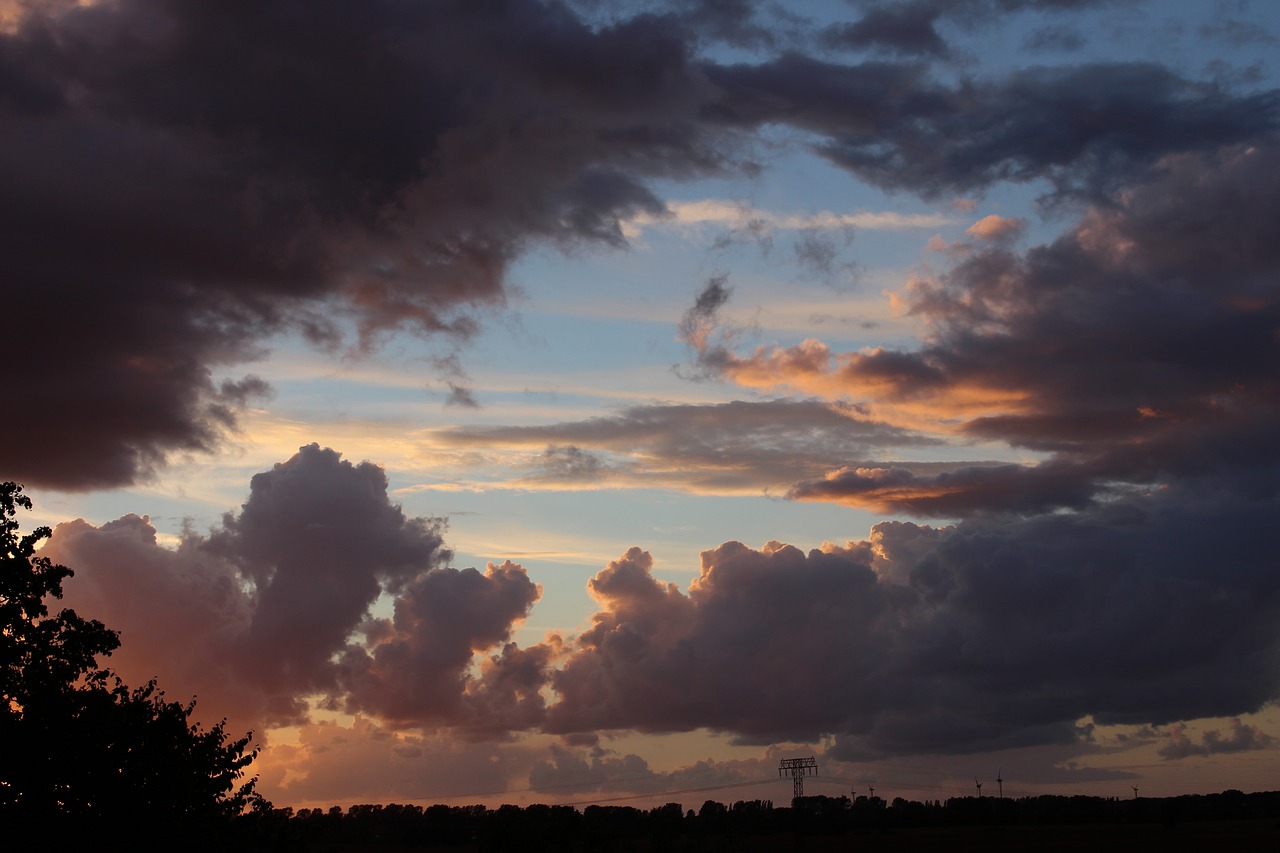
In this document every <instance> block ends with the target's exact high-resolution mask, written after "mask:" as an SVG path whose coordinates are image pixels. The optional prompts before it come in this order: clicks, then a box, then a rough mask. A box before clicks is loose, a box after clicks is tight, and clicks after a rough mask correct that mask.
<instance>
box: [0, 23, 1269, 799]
mask: <svg viewBox="0 0 1280 853" xmlns="http://www.w3.org/2000/svg"><path fill="white" fill-rule="evenodd" d="M1277 56H1280V13H1278V12H1277V7H1276V5H1275V4H1273V3H1272V2H1270V0H1255V2H1248V0H1188V2H1171V1H1170V0H1147V2H1142V0H1133V2H1125V0H904V1H903V2H887V0H848V2H844V0H830V2H820V0H813V2H799V3H773V2H751V0H698V1H697V2H694V0H689V2H674V0H670V2H665V1H664V0H646V2H639V0H634V1H633V0H566V2H557V3H540V2H533V0H492V2H490V1H489V0H483V2H479V1H478V0H458V2H409V0H362V1H361V2H339V0H319V2H306V3H304V2H296V1H295V2H283V0H281V2H262V3H229V2H225V0H169V2H166V1H165V0H121V2H109V0H101V2H84V0H81V2H79V3H76V2H73V0H46V2H39V0H0V146H2V148H0V150H2V151H3V153H4V165H3V166H2V167H0V216H2V217H3V223H4V227H3V228H2V229H0V242H2V245H3V254H2V256H3V258H4V261H3V267H2V268H3V271H4V272H3V276H0V286H2V287H3V288H4V302H3V305H4V311H3V317H4V319H5V321H6V322H5V326H6V333H7V335H8V338H7V340H6V344H7V346H6V348H5V352H6V356H7V364H6V371H7V375H8V376H9V387H10V395H9V399H10V404H9V406H8V407H7V409H6V414H5V417H4V424H3V433H2V437H3V441H0V480H15V481H17V482H20V483H22V484H24V486H25V489H26V492H27V494H28V495H29V496H30V497H31V498H32V499H33V501H34V502H35V510H34V512H32V513H29V514H27V515H26V516H25V517H24V518H22V519H21V521H22V523H23V526H24V529H26V530H29V529H31V528H32V527H34V526H36V525H39V524H48V525H49V526H51V527H55V528H56V529H55V532H54V535H53V537H52V539H51V541H50V542H49V543H48V544H47V545H46V549H45V553H47V554H49V555H50V556H52V557H53V558H54V559H55V560H57V561H58V562H61V563H64V564H66V565H68V566H70V567H71V568H73V569H74V570H75V572H76V574H75V577H74V578H73V579H72V580H71V581H69V582H68V584H67V587H66V604H67V605H69V606H72V607H74V608H75V609H76V610H77V611H78V612H79V613H80V614H81V615H83V616H86V617H92V618H97V619H100V620H102V621H103V622H105V623H106V624H107V625H108V626H110V627H112V628H115V629H117V630H118V631H119V632H120V635H121V641H122V647H121V649H120V650H119V651H118V652H117V653H116V654H115V655H113V656H112V657H111V658H110V660H109V664H110V665H111V666H112V667H113V668H115V669H116V671H117V672H119V673H120V675H121V676H122V677H123V678H124V679H125V680H126V681H127V682H128V683H130V684H141V683H143V682H145V681H146V680H147V679H148V678H151V677H156V678H158V680H159V683H160V686H161V687H162V688H163V689H164V690H165V691H166V695H167V696H168V697H169V698H172V699H180V700H183V701H185V700H186V699H188V698H190V697H191V696H196V697H197V698H198V703H199V704H198V707H197V713H198V715H199V716H200V717H201V718H202V719H203V720H205V721H207V722H216V721H217V720H219V719H221V718H223V717H226V718H228V725H229V728H230V730H232V731H244V730H247V729H252V730H253V731H254V732H255V740H257V741H258V742H259V743H260V744H261V745H262V747H263V749H262V753H261V756H260V758H259V760H258V763H257V765H256V772H257V773H258V774H259V775H260V778H261V781H260V783H259V789H260V790H261V791H262V793H264V794H265V795H266V796H267V797H268V798H270V799H271V800H273V801H274V802H275V804H276V805H279V806H283V805H292V806H325V807H327V806H330V805H343V806H347V805H351V804H355V803H368V802H412V803H420V804H424V805H427V804H431V803H436V802H441V803H449V804H454V805H462V804H466V803H474V802H481V803H487V804H490V805H496V804H499V803H504V802H510V803H533V802H545V803H574V804H586V803H591V802H614V803H619V804H629V805H635V806H638V807H642V808H647V807H651V806H654V805H660V804H662V803H665V802H681V803H683V804H684V806H685V808H695V809H696V808H697V807H698V806H699V805H700V804H701V803H702V802H703V801H704V800H706V799H717V800H720V801H722V802H733V801H735V800H741V799H772V800H774V801H775V803H778V804H784V803H786V802H788V801H789V800H790V796H791V788H790V783H789V782H787V781H784V780H779V779H778V778H777V776H778V773H777V767H778V761H779V759H780V758H785V757H796V756H809V755H813V756H816V757H817V760H818V765H819V775H818V777H817V778H816V779H811V780H809V784H808V785H807V787H806V790H807V792H809V793H819V794H828V795H833V796H834V795H840V794H846V795H847V794H849V793H850V792H851V791H856V792H857V793H866V791H867V789H868V785H874V786H875V789H876V794H877V795H878V796H884V797H886V798H887V799H890V800H891V799H893V798H894V797H896V796H905V797H909V798H913V799H944V798H946V797H950V796H957V795H965V794H970V793H973V792H974V782H975V778H976V779H977V780H978V781H982V782H984V785H985V786H986V787H985V791H984V793H993V792H995V790H996V783H995V779H996V777H997V775H1000V776H1001V778H1002V779H1003V788H1004V794H1005V796H1020V795H1025V794H1034V793H1064V794H1097V795H1106V796H1132V794H1133V792H1132V790H1131V789H1132V788H1133V787H1135V786H1136V787H1138V788H1139V789H1140V791H1141V793H1142V794H1143V795H1144V796H1147V795H1150V796H1167V795H1175V794H1180V793H1205V792H1213V791H1219V790H1223V789H1226V788H1239V789H1243V790H1274V789H1280V760H1277V757H1278V756H1277V750H1280V708H1277V705H1276V699H1277V695H1278V689H1280V557H1278V556H1277V554H1280V548H1277V546H1276V545H1275V535H1276V530H1277V529H1278V528H1280V443H1278V442H1277V436H1280V231H1278V230H1277V229H1278V227H1280V226H1278V225H1277V223H1278V222H1280V68H1277V60H1276V57H1277Z"/></svg>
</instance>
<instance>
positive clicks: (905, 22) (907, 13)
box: [822, 3, 948, 57]
mask: <svg viewBox="0 0 1280 853" xmlns="http://www.w3.org/2000/svg"><path fill="white" fill-rule="evenodd" d="M940 14H941V8H939V7H937V6H936V4H931V3H896V4H893V5H885V6H877V7H874V8H872V9H870V10H868V11H867V13H866V14H865V15H863V16H862V17H861V18H859V19H858V20H857V21H855V22H853V23H846V24H837V25H834V26H832V27H829V28H827V29H826V30H825V31H824V32H823V33H822V38H823V42H824V43H825V44H826V45H827V46H829V47H833V48H853V49H867V48H874V49H877V50H880V51H883V52H886V53H896V54H904V55H907V56H933V57H945V56H946V55H947V53H948V49H947V44H946V42H945V41H944V40H943V38H942V36H940V35H938V31H937V29H936V28H935V26H934V25H935V24H936V23H937V20H938V17H939V15H940Z"/></svg>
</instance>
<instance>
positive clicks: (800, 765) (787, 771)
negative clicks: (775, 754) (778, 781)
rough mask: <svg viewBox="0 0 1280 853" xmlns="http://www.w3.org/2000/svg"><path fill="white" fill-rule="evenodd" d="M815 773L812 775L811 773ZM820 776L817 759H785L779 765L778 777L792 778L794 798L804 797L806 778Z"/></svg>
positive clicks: (792, 794)
mask: <svg viewBox="0 0 1280 853" xmlns="http://www.w3.org/2000/svg"><path fill="white" fill-rule="evenodd" d="M810 770H812V771H813V772H812V773H810V772H809V771H810ZM817 775H818V760H817V759H816V758H812V757H810V758H784V759H782V761H781V762H779V764H778V776H790V777H791V796H792V798H793V799H794V798H796V797H803V796H804V777H806V776H817Z"/></svg>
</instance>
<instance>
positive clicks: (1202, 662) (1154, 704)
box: [546, 495, 1280, 760]
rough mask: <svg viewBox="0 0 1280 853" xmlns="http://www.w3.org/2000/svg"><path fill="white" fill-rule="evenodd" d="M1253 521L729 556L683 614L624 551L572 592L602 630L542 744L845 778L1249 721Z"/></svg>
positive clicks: (1264, 591)
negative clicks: (1092, 725) (646, 740)
mask: <svg viewBox="0 0 1280 853" xmlns="http://www.w3.org/2000/svg"><path fill="white" fill-rule="evenodd" d="M1272 512H1274V501H1266V502H1258V503H1253V502H1247V501H1237V502H1235V503H1232V504H1230V505H1222V504H1220V503H1218V502H1216V501H1212V500H1209V501H1203V502H1199V503H1197V502H1193V501H1190V500H1187V499H1186V497H1185V496H1177V497H1175V498H1169V497H1168V496H1164V495H1162V496H1159V497H1131V498H1128V499H1122V500H1118V501H1114V502H1111V503H1109V504H1107V505H1105V506H1103V507H1099V508H1095V509H1091V510H1088V511H1083V512H1078V513H1064V514H1048V515H1040V516H1037V517H1035V518H1031V519H1025V520H1010V519H1007V518H1006V519H1000V520H989V521H987V520H984V521H976V520H975V521H966V522H963V523H961V524H959V525H957V526H955V527H953V528H948V529H944V530H936V529H932V528H925V527H919V526H917V525H913V524H908V523H904V522H898V523H892V524H883V525H877V526H876V527H875V528H874V529H873V535H872V537H871V538H870V539H869V540H867V541H863V542H854V543H849V544H848V545H846V546H836V545H826V546H824V547H823V548H822V549H821V550H813V551H809V552H808V553H805V552H803V551H800V550H799V549H796V548H794V547H791V546H786V545H781V544H779V543H776V542H775V543H769V544H767V545H766V546H765V547H763V548H761V549H759V550H756V549H752V548H748V547H746V546H744V545H741V544H739V543H736V542H729V543H725V544H724V545H721V546H720V547H719V548H716V549H714V550H711V551H707V552H704V554H703V559H702V573H701V576H700V577H699V578H698V579H697V580H696V581H694V582H693V584H692V585H691V586H690V588H689V590H688V592H687V593H684V592H681V591H680V590H679V589H677V588H676V587H674V586H673V585H671V584H667V583H663V582H661V581H659V580H657V579H656V578H655V577H654V576H653V569H654V566H653V561H652V558H651V557H650V556H649V555H648V554H647V553H645V552H644V551H642V550H641V549H639V548H633V549H631V550H629V551H628V552H627V553H626V554H624V555H623V556H622V557H620V558H619V559H618V560H616V561H614V562H612V563H610V564H609V565H608V566H607V567H606V568H605V569H603V570H602V571H601V572H600V573H599V574H598V575H597V576H596V577H595V578H594V579H593V580H592V581H591V583H590V585H589V591H590V592H591V594H592V595H593V596H594V597H595V598H596V600H597V601H598V603H599V611H598V612H597V613H596V615H595V616H594V617H593V624H592V626H591V628H589V629H588V630H586V631H584V632H583V633H582V634H581V635H580V636H578V637H576V638H574V639H573V640H572V642H571V643H570V644H569V645H568V646H567V649H566V650H567V655H566V657H565V658H564V662H563V663H562V664H561V665H560V667H559V668H558V669H557V670H556V671H554V672H553V673H552V674H551V684H552V686H553V688H554V690H555V693H556V695H557V697H558V701H557V702H555V703H554V704H552V705H551V706H550V707H549V708H548V709H547V723H546V726H547V729H548V730H550V731H555V732H589V731H600V730H611V729H638V730H640V731H645V732H668V731H686V730H691V729H696V728H701V727H707V728H711V729H714V730H718V731H724V732H728V733H732V734H734V735H736V736H737V737H738V738H739V739H742V740H744V741H747V742H754V743H771V742H777V741H783V740H793V741H797V742H806V741H810V742H811V741H813V740H816V739H818V738H819V737H821V736H823V735H835V736H836V746H835V747H833V752H832V754H833V756H835V757H838V758H841V759H842V760H860V759H870V758H874V757H878V756H887V755H907V754H922V753H968V752H978V751H984V750H992V749H1010V748H1016V747H1030V746H1038V745H1047V744H1073V743H1078V742H1079V740H1080V739H1081V738H1083V737H1085V736H1086V734H1085V732H1084V731H1083V730H1081V729H1079V728H1078V722H1079V721H1080V720H1082V719H1084V718H1086V717H1092V718H1093V719H1094V720H1096V721H1097V722H1098V723H1104V724H1146V723H1157V724H1163V723H1169V722H1172V721H1176V720H1180V719H1190V718H1196V717H1204V716H1214V715H1230V714H1239V713H1244V712H1247V711H1252V710H1256V709H1258V708H1260V707H1261V706H1263V705H1264V704H1266V703H1267V702H1269V701H1272V700H1273V699H1274V698H1275V696H1276V695H1277V689H1278V688H1280V682H1277V679H1276V676H1275V673H1274V671H1273V668H1272V667H1271V665H1270V660H1271V657H1272V654H1273V650H1274V648H1275V647H1276V643H1277V642H1280V636H1278V635H1277V633H1276V627H1275V626H1276V624H1277V621H1276V617H1277V615H1280V614H1278V613H1277V608H1278V607H1280V586H1278V585H1277V583H1276V580H1275V578H1274V576H1273V575H1274V573H1273V572H1271V571H1270V569H1269V565H1270V562H1269V557H1268V553H1269V551H1268V549H1269V546H1268V544H1267V542H1266V536H1265V534H1264V533H1263V531H1264V530H1265V529H1266V526H1265V522H1264V519H1265V518H1267V517H1268V516H1269V515H1270V514H1271V513H1272ZM1081 614H1088V618H1082V617H1081ZM1187 625H1194V626H1196V629H1195V630H1194V631H1188V630H1186V626H1187ZM1228 740H1229V741H1231V742H1234V741H1235V740H1238V738H1235V736H1234V735H1233V737H1232V738H1231V739H1228ZM1228 740H1223V741H1221V742H1222V743H1226V742H1228ZM1215 742H1217V741H1215Z"/></svg>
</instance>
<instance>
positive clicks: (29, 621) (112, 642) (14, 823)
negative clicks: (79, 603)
mask: <svg viewBox="0 0 1280 853" xmlns="http://www.w3.org/2000/svg"><path fill="white" fill-rule="evenodd" d="M19 508H22V509H27V510H30V509H31V500H30V498H28V497H26V496H25V495H23V494H22V489H21V487H20V486H18V485H16V484H14V483H3V484H0V823H3V824H4V825H5V826H6V827H18V826H23V825H26V826H39V827H41V828H45V829H47V828H49V827H56V828H57V831H58V832H59V833H60V835H62V836H65V834H66V833H68V832H92V833H95V834H96V833H101V832H104V831H108V830H111V831H116V832H120V831H127V832H130V833H138V832H146V833H148V834H151V833H158V832H159V833H162V832H166V831H178V830H182V831H184V832H190V831H196V830H199V831H203V832H205V833H209V832H213V831H214V830H216V829H217V828H218V827H219V826H220V825H225V824H226V822H227V819H228V818H230V817H234V816H236V815H238V814H240V813H241V812H243V811H245V810H246V809H247V808H250V807H254V808H258V809H262V808H267V807H268V806H269V804H267V803H266V801H265V800H263V799H262V798H261V796H259V795H258V794H257V793H256V792H255V791H254V783H255V782H256V778H254V779H249V780H247V781H242V780H243V777H244V774H245V769H246V768H247V767H248V765H249V764H251V763H252V762H253V759H254V758H255V757H256V755H257V750H256V749H249V737H250V736H245V737H243V738H240V739H238V740H229V739H228V735H227V733H226V730H225V721H223V722H222V723H219V724H217V725H215V726H213V727H212V728H209V729H205V728H203V727H202V726H200V725H198V724H193V723H192V722H191V720H190V717H191V714H192V711H193V710H194V707H195V702H194V700H193V701H192V702H191V703H189V704H187V705H182V704H180V703H178V702H169V701H165V699H164V694H163V692H160V691H158V690H157V689H156V684H155V682H154V681H151V682H149V683H148V684H146V685H144V686H143V687H140V688H137V689H130V688H128V687H127V686H126V685H124V684H123V683H122V682H121V681H120V679H119V678H117V677H116V676H115V674H114V673H112V672H111V670H109V669H107V668H105V667H103V666H101V665H100V664H99V663H98V658H99V657H105V656H108V655H110V654H111V652H112V651H114V650H115V649H116V648H118V647H119V646H120V640H119V638H118V636H117V635H116V633H115V632H114V631H112V630H110V629H109V628H107V627H106V626H105V625H103V624H102V623H101V622H98V621H96V620H89V619H84V618H82V617H80V616H79V615H78V614H77V613H76V612H75V611H74V610H70V609H63V610H61V611H60V612H58V613H57V614H56V615H50V614H49V608H48V605H47V603H46V601H47V599H49V598H55V599H60V598H61V597H62V582H63V581H64V580H65V579H66V578H69V577H71V575H72V574H73V573H72V571H71V570H70V569H68V568H67V567H66V566H60V565H57V564H55V563H53V562H52V561H51V560H49V559H48V558H47V557H42V556H39V555H38V554H37V553H36V546H37V545H38V544H39V543H40V542H41V541H42V540H44V539H46V538H48V537H49V535H50V531H49V529H48V528H47V527H40V528H37V529H36V530H34V531H32V532H31V533H29V534H27V535H25V536H23V535H20V534H19V531H18V522H17V519H16V515H17V510H18V509H19ZM211 837H212V836H209V835H206V836H205V839H206V840H208V839H209V838H211ZM136 842H137V836H136V834H135V835H134V836H133V838H132V842H131V843H136ZM99 843H101V841H100V842H99ZM106 846H110V845H106Z"/></svg>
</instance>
